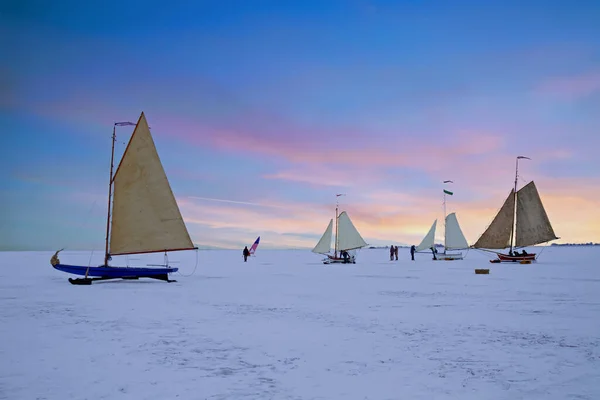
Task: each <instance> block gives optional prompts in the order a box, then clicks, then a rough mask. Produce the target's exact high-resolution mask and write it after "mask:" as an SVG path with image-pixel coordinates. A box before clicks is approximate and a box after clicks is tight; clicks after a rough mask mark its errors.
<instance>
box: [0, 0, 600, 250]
mask: <svg viewBox="0 0 600 400" xmlns="http://www.w3.org/2000/svg"><path fill="white" fill-rule="evenodd" d="M0 7H2V8H3V10H2V12H1V13H0V45H1V46H2V48H3V49H7V50H8V51H4V52H1V54H0V62H1V64H0V72H2V73H1V74H0V89H1V92H0V93H1V97H0V124H1V125H0V126H2V128H3V133H4V134H3V137H4V138H5V146H4V148H3V150H4V151H3V156H2V158H1V161H0V167H1V171H2V172H1V173H2V178H3V179H2V180H3V182H5V184H4V185H3V187H2V189H1V191H2V198H3V202H5V206H4V207H3V210H4V213H3V215H0V218H1V219H0V220H1V222H2V225H1V226H2V230H1V231H0V242H1V243H3V248H33V249H52V248H60V247H63V246H68V247H70V248H92V247H93V248H101V247H102V241H103V237H104V233H103V232H104V229H103V225H104V223H105V221H104V218H105V217H104V215H105V213H106V195H107V193H106V192H107V187H106V186H107V179H108V164H109V157H110V134H111V129H112V123H113V122H115V121H122V120H130V121H136V120H137V118H138V117H139V114H140V113H141V112H142V111H144V112H145V114H146V117H147V119H148V121H149V124H150V126H151V127H152V133H153V136H154V139H155V142H156V144H157V148H158V152H159V154H160V156H161V160H162V161H163V164H164V167H165V170H166V172H167V175H168V176H169V179H170V182H171V185H172V187H173V191H174V193H175V196H176V197H177V199H178V202H179V203H180V208H181V211H182V214H183V216H184V219H185V220H186V224H187V226H188V229H189V231H190V233H191V235H192V238H193V239H194V241H195V242H196V243H198V244H199V245H212V246H224V247H239V246H242V245H244V244H251V243H252V241H253V240H254V238H255V237H256V236H258V235H261V245H264V246H266V247H269V246H270V247H311V246H313V245H314V244H315V243H316V241H317V240H318V237H319V236H320V234H321V233H322V231H323V230H324V229H325V227H326V225H327V223H328V220H329V218H330V217H331V214H332V213H333V207H334V204H335V196H334V195H335V193H339V192H344V193H346V194H347V196H346V197H344V200H343V206H344V208H345V209H346V210H347V211H348V212H349V214H350V216H351V218H352V219H353V221H354V223H355V225H356V226H357V227H358V229H359V230H360V231H361V233H362V234H363V236H365V238H366V239H367V241H368V242H369V243H373V244H385V243H416V242H418V241H420V239H421V238H422V236H424V235H425V233H426V232H427V229H428V228H429V226H430V225H431V222H432V220H433V219H435V218H441V217H442V215H441V188H442V186H441V181H443V180H445V179H452V180H454V182H455V183H454V185H453V189H454V192H455V195H454V196H453V198H452V202H451V204H450V205H451V209H452V210H453V211H456V212H457V213H458V217H459V221H460V223H461V226H462V227H463V230H464V232H465V235H466V236H467V239H468V240H469V242H471V243H472V242H474V241H475V240H476V239H477V237H478V235H480V234H481V233H482V232H483V230H484V229H485V227H486V226H487V224H488V223H489V222H490V221H491V219H492V218H493V216H494V213H495V211H496V210H497V209H498V208H499V207H500V206H501V204H502V202H503V201H504V197H505V196H506V195H507V194H508V191H509V190H510V187H511V182H512V180H513V179H514V178H513V174H514V171H513V168H514V157H515V156H516V155H518V154H525V155H527V156H529V157H531V158H532V161H530V162H528V163H527V164H526V165H524V166H523V169H522V181H521V182H520V185H522V184H524V183H526V181H527V180H530V179H534V180H535V181H536V184H537V186H538V189H539V190H540V192H541V195H542V200H543V201H544V204H545V206H546V209H547V212H548V214H549V217H550V219H551V221H552V222H553V225H554V228H555V231H556V232H557V235H558V236H560V237H561V240H562V241H584V240H585V241H587V240H594V241H600V211H598V210H599V209H600V207H598V200H597V199H598V198H599V197H598V195H600V193H599V191H600V189H598V188H599V187H600V186H599V183H600V182H599V172H600V162H599V161H597V157H596V153H597V149H598V148H600V138H599V135H598V132H600V114H599V113H598V112H597V110H598V109H599V108H600V25H599V24H598V22H597V21H600V4H599V3H598V2H592V1H588V2H586V1H579V2H576V3H573V2H567V1H544V2H542V1H529V2H516V1H489V2H480V1H411V2H409V1H328V2H317V1H298V2H285V1H218V2H217V1H214V2H208V1H198V2H179V1H171V2H168V3H165V2H152V1H150V2H149V1H145V2H132V1H121V2H75V1H63V2H57V3H55V4H52V3H48V2H42V1H25V2H10V3H8V4H3V5H2V6H0ZM128 129H129V130H128ZM130 134H131V129H130V128H120V129H119V132H118V135H119V143H118V146H117V152H119V151H120V152H122V151H123V149H124V146H125V144H126V142H127V140H128V135H130ZM118 154H120V153H118ZM199 198H202V199H199ZM205 199H217V200H233V201H239V202H247V203H255V204H254V205H249V204H245V205H244V204H237V203H228V202H223V201H215V200H205Z"/></svg>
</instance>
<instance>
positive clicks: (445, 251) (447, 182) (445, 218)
mask: <svg viewBox="0 0 600 400" xmlns="http://www.w3.org/2000/svg"><path fill="white" fill-rule="evenodd" d="M444 183H454V182H453V181H449V180H448V181H444ZM434 244H435V240H434ZM445 252H446V191H445V190H444V253H445Z"/></svg>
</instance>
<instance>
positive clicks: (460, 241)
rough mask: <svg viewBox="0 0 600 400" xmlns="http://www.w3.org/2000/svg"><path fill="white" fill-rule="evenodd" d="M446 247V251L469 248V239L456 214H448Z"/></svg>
mask: <svg viewBox="0 0 600 400" xmlns="http://www.w3.org/2000/svg"><path fill="white" fill-rule="evenodd" d="M444 247H445V248H446V250H458V249H466V248H468V247H469V244H468V243H467V239H466V238H465V235H464V234H463V232H462V230H461V229H460V225H459V224H458V219H457V218H456V213H451V214H448V216H447V217H446V232H445V238H444Z"/></svg>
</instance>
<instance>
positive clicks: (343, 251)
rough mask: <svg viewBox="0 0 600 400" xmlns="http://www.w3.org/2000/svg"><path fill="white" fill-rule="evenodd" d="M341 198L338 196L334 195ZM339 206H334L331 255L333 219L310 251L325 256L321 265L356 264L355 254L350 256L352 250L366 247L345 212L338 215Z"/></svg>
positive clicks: (365, 243)
mask: <svg viewBox="0 0 600 400" xmlns="http://www.w3.org/2000/svg"><path fill="white" fill-rule="evenodd" d="M336 196H337V197H339V196H341V195H340V194H338V195H336ZM338 210H339V204H336V206H335V241H334V243H335V244H334V250H333V255H331V254H329V252H330V251H331V237H332V231H333V219H331V220H329V225H327V229H325V232H324V233H323V236H321V239H319V242H318V243H317V245H316V246H315V248H314V249H312V252H313V253H317V254H323V255H326V256H327V258H325V259H324V260H323V264H348V263H352V264H356V254H351V253H350V252H351V251H352V250H356V249H360V248H362V247H365V246H367V242H365V241H364V239H363V238H362V236H360V233H358V230H356V228H355V227H354V224H353V223H352V221H351V220H350V217H349V216H348V214H347V213H346V211H342V213H341V214H339V215H338Z"/></svg>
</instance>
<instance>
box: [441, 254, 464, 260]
mask: <svg viewBox="0 0 600 400" xmlns="http://www.w3.org/2000/svg"><path fill="white" fill-rule="evenodd" d="M435 256H436V260H437V261H454V260H462V259H463V255H462V253H447V254H444V253H442V254H439V253H436V255H435Z"/></svg>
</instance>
